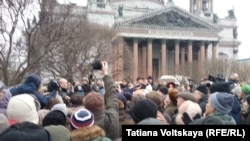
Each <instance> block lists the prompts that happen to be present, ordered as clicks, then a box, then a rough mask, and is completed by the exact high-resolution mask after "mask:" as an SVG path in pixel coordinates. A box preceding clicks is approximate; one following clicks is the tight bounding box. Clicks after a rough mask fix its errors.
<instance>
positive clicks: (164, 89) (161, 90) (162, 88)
mask: <svg viewBox="0 0 250 141" xmlns="http://www.w3.org/2000/svg"><path fill="white" fill-rule="evenodd" d="M159 91H160V92H162V93H163V94H165V95H166V94H168V88H167V87H166V86H162V87H160V88H159Z"/></svg>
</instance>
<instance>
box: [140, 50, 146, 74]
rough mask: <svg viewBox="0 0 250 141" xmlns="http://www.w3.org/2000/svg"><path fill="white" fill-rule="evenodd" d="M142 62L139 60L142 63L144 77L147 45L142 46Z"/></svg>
mask: <svg viewBox="0 0 250 141" xmlns="http://www.w3.org/2000/svg"><path fill="white" fill-rule="evenodd" d="M142 60H143V61H142V62H140V63H142V70H143V71H142V75H143V77H144V78H146V77H147V74H148V73H147V47H146V46H143V47H142Z"/></svg>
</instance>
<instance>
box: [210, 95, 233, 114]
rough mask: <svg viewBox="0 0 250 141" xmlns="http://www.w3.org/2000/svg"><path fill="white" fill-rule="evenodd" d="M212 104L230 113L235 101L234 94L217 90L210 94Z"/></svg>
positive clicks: (221, 111)
mask: <svg viewBox="0 0 250 141" xmlns="http://www.w3.org/2000/svg"><path fill="white" fill-rule="evenodd" d="M210 100H211V104H212V105H213V107H214V108H215V109H216V111H218V112H220V113H224V114H228V113H229V112H230V111H231V110H232V108H233V103H234V96H233V95H231V94H228V93H225V92H215V93H214V94H212V95H211V96H210Z"/></svg>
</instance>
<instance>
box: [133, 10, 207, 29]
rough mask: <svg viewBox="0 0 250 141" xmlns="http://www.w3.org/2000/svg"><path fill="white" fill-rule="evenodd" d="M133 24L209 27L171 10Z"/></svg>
mask: <svg viewBox="0 0 250 141" xmlns="http://www.w3.org/2000/svg"><path fill="white" fill-rule="evenodd" d="M131 24H132V25H151V26H162V27H169V28H171V27H180V28H200V29H208V28H207V27H206V26H204V25H202V24H199V23H196V22H194V21H192V20H191V19H190V18H189V17H183V16H181V15H180V14H178V13H177V12H174V11H171V12H167V13H162V14H160V15H156V16H154V17H151V18H148V19H144V20H141V21H137V22H133V23H131Z"/></svg>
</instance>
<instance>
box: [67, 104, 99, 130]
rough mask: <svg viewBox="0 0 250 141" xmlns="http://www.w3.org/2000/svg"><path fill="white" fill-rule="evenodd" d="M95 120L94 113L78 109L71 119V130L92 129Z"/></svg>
mask: <svg viewBox="0 0 250 141" xmlns="http://www.w3.org/2000/svg"><path fill="white" fill-rule="evenodd" d="M94 122H95V119H94V115H93V113H92V112H90V111H89V110H87V109H83V108H81V109H78V110H77V111H75V112H74V113H73V114H71V117H70V126H71V129H78V128H83V127H91V126H93V125H94Z"/></svg>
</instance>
